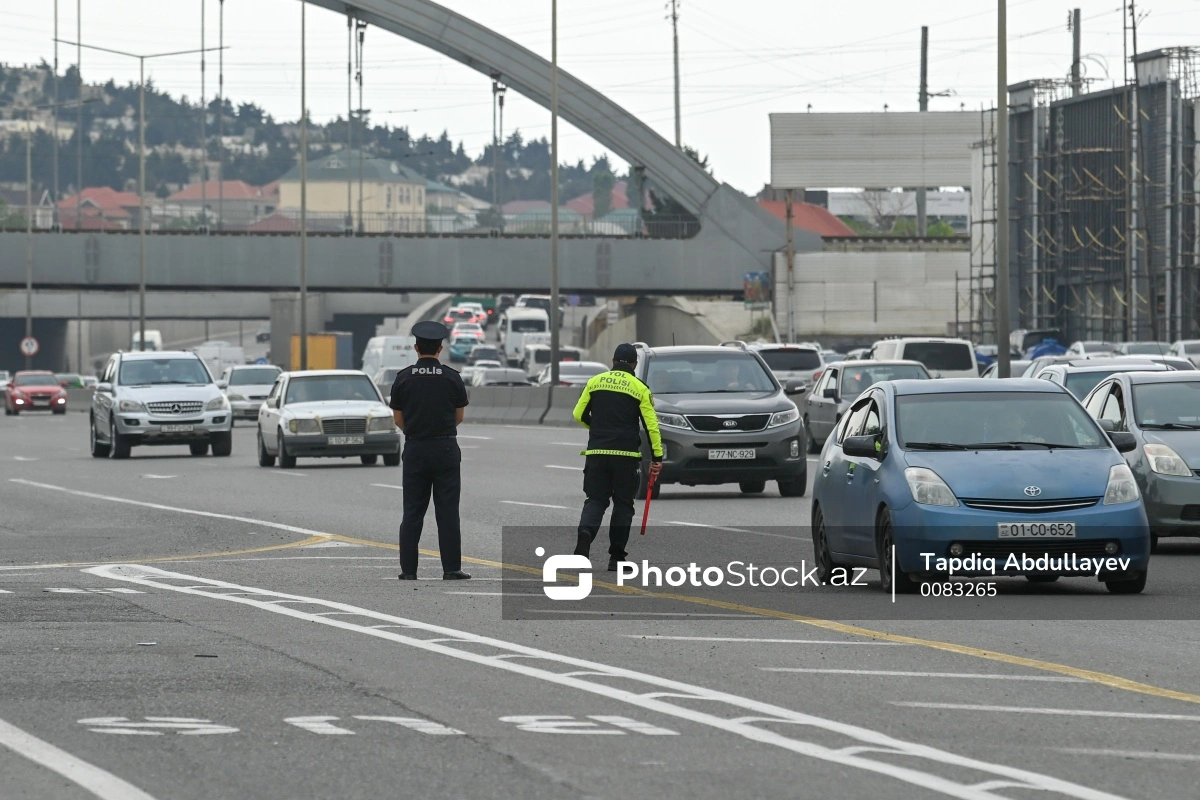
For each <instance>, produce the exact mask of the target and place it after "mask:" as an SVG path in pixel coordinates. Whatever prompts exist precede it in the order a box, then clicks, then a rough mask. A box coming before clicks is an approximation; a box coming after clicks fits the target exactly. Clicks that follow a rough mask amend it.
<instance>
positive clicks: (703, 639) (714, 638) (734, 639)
mask: <svg viewBox="0 0 1200 800" xmlns="http://www.w3.org/2000/svg"><path fill="white" fill-rule="evenodd" d="M620 635H621V636H623V637H625V638H627V639H641V640H643V641H647V642H653V641H657V640H660V639H661V640H663V641H669V642H744V643H747V644H853V645H864V644H870V645H877V646H880V647H911V645H910V644H908V642H857V641H846V642H843V641H839V640H837V639H750V638H744V637H740V636H660V635H658V634H656V633H652V634H649V635H645V634H639V633H622V634H620Z"/></svg>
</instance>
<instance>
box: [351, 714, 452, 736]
mask: <svg viewBox="0 0 1200 800" xmlns="http://www.w3.org/2000/svg"><path fill="white" fill-rule="evenodd" d="M354 718H355V719H362V720H368V721H375V722H390V723H392V724H393V725H399V726H400V727H402V728H408V729H409V730H413V731H416V732H417V733H428V734H430V735H431V736H465V735H466V734H465V733H463V732H462V731H460V730H458V729H457V728H449V727H446V726H445V725H442V724H441V723H439V722H434V721H433V720H428V719H421V718H419V717H370V716H359V715H357V714H356V715H355V716H354Z"/></svg>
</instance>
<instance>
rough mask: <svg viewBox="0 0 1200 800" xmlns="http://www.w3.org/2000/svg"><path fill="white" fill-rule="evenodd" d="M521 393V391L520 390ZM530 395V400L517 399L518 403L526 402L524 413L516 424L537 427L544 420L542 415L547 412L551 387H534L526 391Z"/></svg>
mask: <svg viewBox="0 0 1200 800" xmlns="http://www.w3.org/2000/svg"><path fill="white" fill-rule="evenodd" d="M518 391H520V390H518ZM525 391H526V392H528V393H530V396H529V397H528V398H525V397H519V398H516V400H517V402H518V403H519V402H521V401H522V400H524V401H525V402H524V413H522V414H521V416H520V418H518V419H517V420H516V421H515V422H516V423H517V424H521V425H537V424H538V422H539V421H540V420H541V418H542V414H543V413H544V412H545V410H546V405H547V404H548V403H549V402H550V387H549V386H534V387H533V388H531V389H526V390H525Z"/></svg>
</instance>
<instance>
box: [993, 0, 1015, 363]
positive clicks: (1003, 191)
mask: <svg viewBox="0 0 1200 800" xmlns="http://www.w3.org/2000/svg"><path fill="white" fill-rule="evenodd" d="M1007 6H1008V0H997V3H996V162H997V165H996V167H997V168H996V377H997V378H1009V377H1012V365H1011V363H1010V361H1009V343H1008V305H1009V304H1008V291H1009V290H1008V283H1009V280H1008V7H1007Z"/></svg>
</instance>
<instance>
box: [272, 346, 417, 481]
mask: <svg viewBox="0 0 1200 800" xmlns="http://www.w3.org/2000/svg"><path fill="white" fill-rule="evenodd" d="M353 456H358V457H359V458H360V459H361V460H362V463H364V464H374V463H375V462H376V461H377V460H378V459H379V457H380V456H383V463H384V465H385V466H389V467H398V466H400V431H399V430H398V429H397V428H396V423H395V422H394V421H393V419H392V410H391V409H390V408H389V407H388V405H387V404H386V403H385V402H384V401H383V398H382V397H381V396H380V394H379V390H378V389H377V388H376V386H375V384H374V383H372V382H371V379H370V378H368V377H367V376H366V374H365V373H363V372H359V371H357V370H344V369H327V370H308V371H304V372H285V373H283V374H282V375H280V376H279V379H278V380H276V381H275V385H274V386H272V387H271V393H270V394H269V395H267V399H266V402H264V403H263V404H262V407H261V408H260V409H259V411H258V465H259V466H260V467H270V466H274V464H275V460H276V459H278V460H279V466H280V467H282V468H283V469H291V468H292V467H295V466H296V459H297V458H348V457H353Z"/></svg>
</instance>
